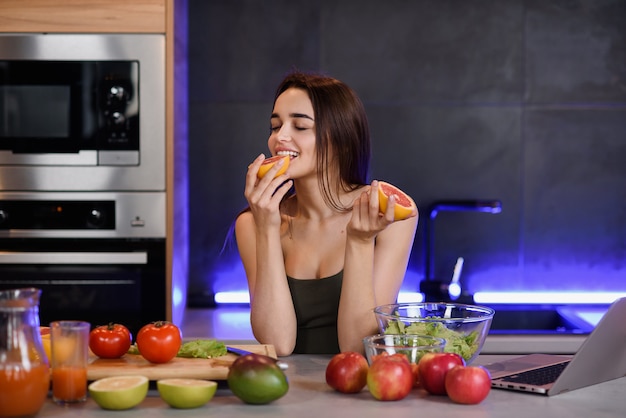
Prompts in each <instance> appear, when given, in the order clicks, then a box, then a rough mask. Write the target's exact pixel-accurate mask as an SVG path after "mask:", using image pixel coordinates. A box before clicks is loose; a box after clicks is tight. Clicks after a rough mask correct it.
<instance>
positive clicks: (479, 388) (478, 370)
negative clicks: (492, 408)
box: [445, 366, 491, 405]
mask: <svg viewBox="0 0 626 418" xmlns="http://www.w3.org/2000/svg"><path fill="white" fill-rule="evenodd" d="M445 385H446V391H447V392H448V396H449V397H450V399H452V400H453V401H454V402H456V403H462V404H467V405H474V404H477V403H481V402H482V401H483V399H485V398H486V397H487V395H488V394H489V391H490V390H491V375H490V374H489V371H487V369H485V368H484V367H480V366H467V367H466V366H456V367H453V368H452V370H450V371H449V372H448V374H446V383H445Z"/></svg>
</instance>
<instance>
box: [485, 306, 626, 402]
mask: <svg viewBox="0 0 626 418" xmlns="http://www.w3.org/2000/svg"><path fill="white" fill-rule="evenodd" d="M485 368H486V369H487V370H489V372H490V373H491V386H492V387H493V388H497V389H507V390H516V391H523V392H531V393H538V394H543V395H547V396H552V395H558V394H559V393H563V392H568V391H571V390H574V389H579V388H582V387H585V386H591V385H595V384H597V383H602V382H606V381H607V380H612V379H617V378H620V377H624V376H626V297H625V298H621V299H618V300H616V301H615V302H613V303H612V304H611V306H610V307H609V309H608V311H607V312H606V313H605V314H604V316H603V317H602V319H601V320H600V322H598V325H596V327H595V328H594V330H593V331H592V332H591V334H589V336H588V337H587V338H586V339H585V341H584V342H583V343H582V344H581V346H580V348H579V349H578V350H577V351H576V354H575V355H574V356H573V357H572V356H569V357H568V356H558V355H554V354H530V355H526V356H522V357H517V358H513V359H509V360H504V361H501V362H495V363H491V364H487V365H485Z"/></svg>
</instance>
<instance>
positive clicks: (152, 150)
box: [0, 33, 166, 191]
mask: <svg viewBox="0 0 626 418" xmlns="http://www.w3.org/2000/svg"><path fill="white" fill-rule="evenodd" d="M165 107H166V103H165V37H164V35H160V34H44V33H41V34H33V33H29V34H0V191H2V190H4V191H19V190H28V191H32V190H43V191H111V190H122V191H127V190H146V191H155V190H165V183H166V181H165V155H166V140H165V123H166V121H165Z"/></svg>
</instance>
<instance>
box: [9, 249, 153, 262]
mask: <svg viewBox="0 0 626 418" xmlns="http://www.w3.org/2000/svg"><path fill="white" fill-rule="evenodd" d="M0 264H148V253H147V252H145V251H137V252H52V251H50V252H48V251H45V252H34V251H32V252H31V251H28V252H16V251H0Z"/></svg>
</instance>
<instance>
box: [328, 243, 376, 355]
mask: <svg viewBox="0 0 626 418" xmlns="http://www.w3.org/2000/svg"><path fill="white" fill-rule="evenodd" d="M375 306H376V295H375V291H374V240H373V239H371V240H360V239H350V238H348V239H347V242H346V254H345V262H344V274H343V284H342V288H341V297H340V300H339V312H338V317H337V333H338V338H339V348H340V349H341V351H357V352H362V351H363V343H362V340H363V337H365V336H367V335H370V334H372V333H374V332H375V331H376V320H375V318H374V315H373V313H372V309H373V308H374V307H375Z"/></svg>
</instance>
